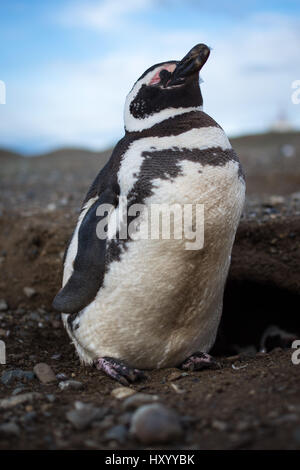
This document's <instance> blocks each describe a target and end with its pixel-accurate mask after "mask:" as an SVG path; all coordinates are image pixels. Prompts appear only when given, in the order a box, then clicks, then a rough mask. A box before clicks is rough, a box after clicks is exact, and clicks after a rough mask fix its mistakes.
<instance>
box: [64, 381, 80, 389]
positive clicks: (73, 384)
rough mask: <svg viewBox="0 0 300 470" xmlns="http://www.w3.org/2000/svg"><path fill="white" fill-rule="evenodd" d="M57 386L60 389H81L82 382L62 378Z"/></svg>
mask: <svg viewBox="0 0 300 470" xmlns="http://www.w3.org/2000/svg"><path fill="white" fill-rule="evenodd" d="M58 386H59V388H60V389H61V390H67V389H73V390H81V389H82V388H83V383H82V382H78V380H64V381H61V382H59V384H58Z"/></svg>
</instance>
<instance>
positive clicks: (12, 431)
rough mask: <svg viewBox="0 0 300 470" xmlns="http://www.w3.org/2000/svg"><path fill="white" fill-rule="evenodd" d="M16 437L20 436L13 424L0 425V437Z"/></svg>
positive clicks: (17, 428)
mask: <svg viewBox="0 0 300 470" xmlns="http://www.w3.org/2000/svg"><path fill="white" fill-rule="evenodd" d="M2 434H3V435H7V436H18V435H19V434H20V428H19V426H18V425H17V424H16V423H14V422H12V421H11V422H9V423H4V424H1V425H0V435H2Z"/></svg>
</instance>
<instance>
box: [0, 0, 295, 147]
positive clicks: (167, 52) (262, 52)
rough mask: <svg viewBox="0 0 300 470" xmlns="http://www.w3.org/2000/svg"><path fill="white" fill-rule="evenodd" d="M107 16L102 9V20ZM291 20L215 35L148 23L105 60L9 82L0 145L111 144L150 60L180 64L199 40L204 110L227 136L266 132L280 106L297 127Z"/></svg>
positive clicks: (257, 21)
mask: <svg viewBox="0 0 300 470" xmlns="http://www.w3.org/2000/svg"><path fill="white" fill-rule="evenodd" d="M107 3H110V2H104V3H103V4H102V5H106V4H107ZM113 3H114V4H115V5H116V4H117V3H118V4H119V3H120V2H113ZM124 3H127V2H125V1H124ZM129 3H130V2H129ZM142 3H143V4H144V5H146V3H147V2H142ZM133 4H134V0H132V2H131V3H130V5H131V6H132V8H133ZM107 8H108V7H107ZM119 11H120V10H119ZM127 11H128V10H127ZM111 12H112V10H109V8H108V10H107V13H106V15H107V16H106V18H109V17H110V15H111V14H112V13H111ZM120 17H121V16H119V18H120ZM117 18H118V15H116V17H115V19H116V21H117ZM296 23H297V22H296V21H294V20H293V19H291V18H287V17H285V16H284V17H281V16H278V15H277V16H276V17H275V18H274V17H270V16H268V17H266V16H265V17H262V16H259V17H251V18H250V19H248V20H247V21H245V22H244V23H243V24H242V25H238V26H235V27H232V28H228V27H227V29H223V30H220V31H212V30H208V29H205V28H204V27H202V28H199V30H184V29H179V30H175V29H173V30H172V31H170V30H163V29H160V30H158V29H157V28H154V27H151V26H148V29H147V31H145V34H144V35H140V36H139V40H138V41H136V39H135V37H134V34H133V35H131V30H128V31H127V38H126V45H124V44H123V43H122V40H120V41H119V43H118V45H117V46H115V50H114V51H113V52H112V53H107V55H106V56H100V55H99V57H95V58H94V60H90V61H78V63H56V64H52V65H49V66H48V67H47V69H43V70H39V71H38V73H37V74H36V76H34V75H28V77H27V81H26V80H25V78H24V80H23V81H21V80H20V79H19V78H16V79H15V80H14V81H13V82H12V83H7V104H6V105H5V106H2V107H1V109H0V112H1V115H2V116H3V117H4V119H2V118H1V116H0V119H1V120H2V121H3V122H2V124H1V126H2V129H1V134H2V137H1V140H2V145H3V144H6V145H10V146H11V145H14V142H16V141H22V142H26V141H28V142H29V140H28V139H31V140H32V141H37V142H38V143H39V144H38V145H39V148H40V149H46V148H47V146H60V145H70V146H71V145H78V146H87V147H91V148H97V149H99V148H104V147H106V146H108V145H111V144H112V143H113V142H115V141H116V140H117V139H118V138H120V137H121V136H122V134H123V105H124V101H125V97H126V94H127V93H128V92H129V90H130V88H131V87H132V85H133V83H134V82H135V80H136V79H137V78H138V76H139V75H140V74H142V73H143V72H144V70H145V69H146V68H148V67H149V66H151V65H152V64H154V63H157V62H162V61H164V60H170V59H180V58H181V57H183V56H184V55H185V54H186V52H187V51H188V50H189V49H190V48H191V47H192V46H194V45H195V44H196V43H198V42H205V43H207V44H208V45H209V46H212V47H213V50H212V53H211V57H210V59H209V61H208V62H207V64H206V65H205V67H204V69H203V71H202V77H203V78H204V83H203V84H202V86H201V88H202V93H203V97H204V109H205V110H206V111H207V112H208V114H210V115H211V116H212V117H213V118H215V119H216V120H217V121H218V122H219V123H220V124H221V125H222V127H224V129H225V130H226V131H227V132H229V133H231V134H232V133H233V134H239V133H242V132H251V131H256V130H264V129H265V128H266V127H268V125H269V124H271V122H272V120H273V119H274V118H275V117H276V114H277V113H278V111H279V109H280V108H283V109H285V110H286V111H287V113H288V114H289V116H290V118H291V119H292V120H293V122H294V123H297V124H298V126H300V113H299V110H300V107H299V105H298V106H296V105H293V104H292V102H291V93H292V91H291V84H292V82H293V81H294V80H297V79H300V70H299V66H298V64H299V59H298V57H299V42H300V33H299V31H300V28H299V29H298V28H297V24H296ZM114 24H116V23H114ZM29 84H30V86H29Z"/></svg>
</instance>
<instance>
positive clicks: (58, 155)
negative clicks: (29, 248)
mask: <svg viewBox="0 0 300 470" xmlns="http://www.w3.org/2000/svg"><path fill="white" fill-rule="evenodd" d="M230 141H231V143H232V146H233V147H234V149H235V150H236V152H237V154H238V155H239V157H240V160H241V162H242V165H243V168H244V172H245V174H246V181H247V193H248V194H258V195H262V194H289V193H292V192H296V191H300V132H280V133H279V132H278V133H277V132H269V133H266V134H256V135H247V136H242V137H236V138H231V139H230ZM111 151H112V149H108V150H106V151H103V152H93V151H90V150H87V149H79V148H62V149H58V150H55V151H52V152H49V153H47V154H42V155H38V156H34V157H24V156H21V155H18V154H16V153H14V152H10V151H8V150H5V149H2V150H0V184H1V189H2V192H1V198H2V200H3V201H4V200H6V203H5V204H16V203H18V204H21V205H22V204H23V203H24V204H27V202H28V199H29V200H30V201H32V202H30V203H31V204H35V203H36V204H46V202H47V201H49V200H50V201H53V200H54V201H56V200H60V199H59V198H63V199H65V198H66V197H67V198H69V199H70V201H72V204H73V205H74V206H79V205H80V203H81V201H82V199H83V196H84V194H85V193H86V191H87V189H88V187H89V186H90V184H91V182H92V181H93V179H94V178H95V176H96V175H97V173H98V172H99V170H100V169H101V168H102V167H103V166H104V165H105V163H106V162H107V160H108V159H109V157H110V155H111ZM15 195H17V196H16V200H14V196H15ZM4 202H5V201H4ZM5 204H4V206H5ZM0 208H1V207H0Z"/></svg>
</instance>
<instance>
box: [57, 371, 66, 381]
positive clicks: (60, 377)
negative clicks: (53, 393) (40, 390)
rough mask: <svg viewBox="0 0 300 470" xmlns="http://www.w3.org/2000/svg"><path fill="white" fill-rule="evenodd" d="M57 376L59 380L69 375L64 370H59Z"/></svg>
mask: <svg viewBox="0 0 300 470" xmlns="http://www.w3.org/2000/svg"><path fill="white" fill-rule="evenodd" d="M56 378H57V380H67V378H68V377H67V376H66V374H64V373H63V372H59V373H58V374H56Z"/></svg>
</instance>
